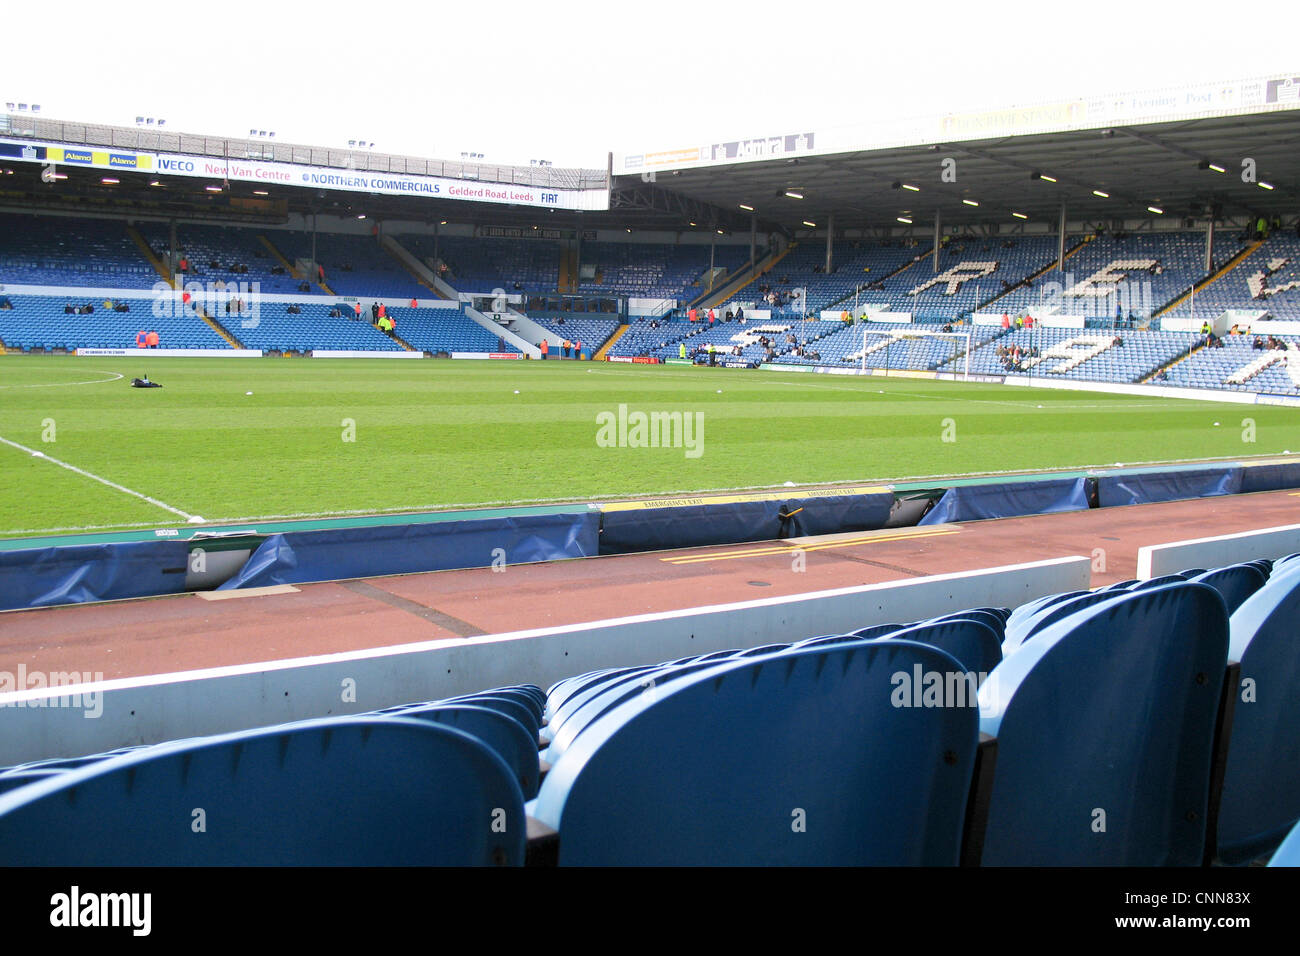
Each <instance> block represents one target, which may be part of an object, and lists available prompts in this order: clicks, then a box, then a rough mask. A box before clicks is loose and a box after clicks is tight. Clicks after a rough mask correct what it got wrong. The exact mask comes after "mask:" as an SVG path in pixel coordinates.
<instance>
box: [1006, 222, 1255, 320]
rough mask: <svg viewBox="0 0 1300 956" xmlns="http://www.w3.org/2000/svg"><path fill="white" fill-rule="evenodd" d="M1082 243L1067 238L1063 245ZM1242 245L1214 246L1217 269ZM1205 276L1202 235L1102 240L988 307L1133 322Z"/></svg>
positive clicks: (1225, 243) (1109, 237) (1138, 235)
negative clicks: (1132, 318)
mask: <svg viewBox="0 0 1300 956" xmlns="http://www.w3.org/2000/svg"><path fill="white" fill-rule="evenodd" d="M1082 238H1083V237H1081V236H1071V237H1067V246H1069V245H1072V244H1075V243H1077V242H1078V241H1080V240H1081V239H1082ZM1240 242H1241V241H1240V240H1239V241H1238V242H1235V243H1234V242H1232V241H1229V240H1224V241H1222V242H1220V243H1219V244H1218V246H1216V249H1215V263H1214V268H1215V269H1217V268H1218V267H1219V266H1221V265H1223V263H1225V262H1226V261H1227V260H1228V259H1230V258H1232V256H1234V255H1236V254H1237V252H1239V251H1240V248H1241V244H1240ZM1048 261H1049V262H1050V261H1051V257H1050V256H1049V258H1048ZM1211 271H1213V270H1211ZM1204 277H1205V236H1204V235H1203V234H1200V233H1191V232H1167V233H1132V234H1126V235H1104V236H1099V237H1097V238H1094V239H1093V240H1092V241H1091V242H1089V243H1088V244H1087V245H1085V246H1084V247H1083V248H1081V249H1080V250H1079V251H1078V252H1076V253H1075V254H1074V255H1072V256H1070V257H1069V258H1068V259H1066V260H1065V263H1064V269H1063V271H1062V270H1058V269H1055V268H1054V269H1052V270H1050V271H1048V272H1045V273H1044V274H1043V275H1042V276H1040V277H1039V278H1038V279H1037V280H1035V281H1034V282H1033V283H1032V284H1031V285H1028V286H1020V287H1019V288H1014V289H1012V290H1010V291H1009V292H1008V293H1007V294H1006V295H1004V296H1002V297H1000V298H999V299H997V301H996V302H995V303H994V304H993V305H992V308H993V309H995V310H996V311H998V312H1010V313H1011V314H1013V315H1014V314H1016V313H1018V312H1022V311H1025V310H1042V311H1044V312H1053V311H1054V312H1059V313H1060V314H1062V315H1082V316H1087V317H1090V318H1093V319H1096V320H1099V321H1101V322H1104V323H1107V324H1113V323H1114V321H1115V319H1116V318H1117V317H1119V316H1123V317H1124V318H1125V319H1127V318H1128V316H1129V314H1130V313H1132V314H1133V316H1134V318H1135V319H1147V318H1150V317H1151V315H1152V314H1153V313H1154V312H1156V311H1158V310H1159V309H1160V308H1161V307H1162V306H1164V305H1165V304H1166V303H1168V302H1169V301H1170V300H1172V299H1173V298H1175V297H1176V296H1178V295H1179V294H1181V293H1183V292H1186V291H1187V290H1188V289H1190V288H1191V287H1192V286H1193V284H1195V283H1196V282H1198V281H1199V280H1201V279H1202V278H1204ZM1198 308H1199V305H1198Z"/></svg>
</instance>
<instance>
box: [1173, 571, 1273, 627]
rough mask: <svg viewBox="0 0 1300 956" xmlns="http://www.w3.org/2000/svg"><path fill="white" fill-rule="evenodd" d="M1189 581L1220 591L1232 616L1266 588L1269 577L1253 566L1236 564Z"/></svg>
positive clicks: (1202, 574) (1208, 572) (1199, 575)
mask: <svg viewBox="0 0 1300 956" xmlns="http://www.w3.org/2000/svg"><path fill="white" fill-rule="evenodd" d="M1188 580H1190V581H1196V582H1198V583H1200V584H1208V585H1209V586H1210V587H1212V588H1214V590H1216V591H1218V592H1219V594H1220V596H1221V597H1222V598H1223V603H1224V604H1226V605H1227V606H1228V614H1229V615H1230V616H1231V615H1232V614H1234V613H1236V610H1237V608H1239V607H1241V605H1242V602H1244V601H1245V600H1246V598H1248V597H1250V596H1251V595H1252V594H1254V593H1255V592H1256V591H1258V590H1259V589H1260V588H1262V587H1263V586H1264V582H1265V581H1266V580H1268V575H1267V574H1266V573H1265V572H1263V571H1261V570H1260V569H1259V567H1257V566H1256V565H1253V564H1234V565H1232V566H1230V567H1226V568H1215V569H1213V570H1211V571H1205V572H1203V573H1201V574H1198V575H1196V576H1195V577H1192V578H1189V579H1188Z"/></svg>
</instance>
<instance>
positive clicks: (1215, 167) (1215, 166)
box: [1206, 163, 1227, 173]
mask: <svg viewBox="0 0 1300 956" xmlns="http://www.w3.org/2000/svg"><path fill="white" fill-rule="evenodd" d="M1206 168H1207V169H1212V170H1214V171H1215V172H1216V173H1226V172H1227V170H1226V169H1224V168H1223V167H1222V166H1220V165H1218V164H1217V163H1210V165H1209V166H1207V167H1206Z"/></svg>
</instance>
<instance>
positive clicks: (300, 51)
mask: <svg viewBox="0 0 1300 956" xmlns="http://www.w3.org/2000/svg"><path fill="white" fill-rule="evenodd" d="M1298 10H1300V7H1298V6H1297V5H1296V4H1295V3H1292V2H1287V0H1280V2H1278V3H1272V4H1265V5H1262V6H1250V7H1249V8H1247V7H1243V6H1240V5H1239V6H1236V7H1233V6H1231V5H1224V4H1214V5H1213V9H1211V8H1210V7H1207V6H1202V5H1199V4H1193V3H1147V2H1145V0H1123V2H1119V0H1095V2H1094V0H1073V2H1068V0H1067V2H1057V3H1053V2H1050V0H1048V2H1044V0H1037V2H1032V3H1029V2H1020V0H1013V2H1004V3H1001V4H996V5H995V4H990V3H987V2H979V0H966V2H961V3H957V2H948V0H926V2H911V3H894V2H890V3H887V4H876V3H872V2H867V3H858V2H839V3H833V2H827V0H801V2H799V3H791V2H782V3H778V2H772V0H752V2H745V0H741V2H739V3H735V4H733V3H726V4H717V3H713V2H710V0H667V2H662V3H638V2H632V3H627V2H619V0H552V2H533V3H526V2H519V0H486V2H482V0H480V2H457V3H450V4H449V3H445V2H439V0H433V2H432V3H430V2H427V0H425V2H422V3H385V2H383V0H379V2H371V3H340V4H324V3H317V4H311V5H309V4H302V3H295V4H291V5H287V4H280V3H276V2H272V0H261V2H247V0H226V2H222V3H219V4H215V5H207V4H198V5H189V6H186V5H173V4H162V5H146V6H144V7H132V6H122V5H109V4H106V3H104V2H102V0H101V2H99V3H94V4H91V3H85V2H81V0H69V2H65V3H55V4H48V3H33V4H8V5H6V9H5V11H4V26H3V30H4V33H5V34H6V36H7V39H8V41H9V42H7V43H6V44H5V51H4V55H3V58H0V103H2V102H7V101H18V102H28V103H40V104H41V106H42V114H43V115H47V116H50V117H52V118H66V119H76V120H84V121H92V122H93V121H98V122H106V123H116V124H121V125H133V124H134V122H135V117H136V116H137V115H148V116H156V117H158V116H160V117H164V118H166V120H167V126H168V128H176V129H179V130H181V131H185V132H202V133H212V134H219V135H238V136H246V135H247V134H248V131H249V130H250V129H253V128H258V129H266V130H275V131H276V134H277V135H276V139H277V140H288V141H292V142H304V143H310V144H313V145H327V146H328V145H333V146H345V145H346V143H347V140H349V139H355V138H361V137H364V138H366V139H368V140H370V141H373V142H374V143H375V148H376V149H377V150H381V149H382V150H384V151H391V152H399V153H401V152H408V153H414V154H416V155H423V156H432V157H439V158H457V157H459V155H460V152H461V151H462V150H475V151H477V152H481V153H484V154H485V155H486V158H487V160H488V161H498V162H505V163H509V162H522V163H525V164H526V163H527V161H528V160H529V159H531V158H543V159H549V160H552V161H553V162H555V163H556V165H584V166H592V167H598V168H603V167H604V165H605V158H606V153H607V152H609V151H611V150H612V151H616V152H620V151H624V150H628V151H638V152H639V151H641V150H643V149H647V148H649V149H655V148H665V149H667V148H675V147H681V146H691V145H693V144H696V143H697V142H703V141H711V140H713V139H714V138H715V137H727V136H733V135H736V136H758V135H769V134H776V133H786V132H799V131H802V130H805V129H811V130H817V129H825V128H827V127H830V126H836V125H845V124H850V123H853V124H858V123H863V122H870V121H871V120H872V119H877V118H878V119H887V118H898V117H903V116H913V115H929V114H940V113H943V112H947V111H949V110H968V109H981V108H997V107H1004V106H1012V105H1017V104H1025V103H1034V102H1039V101H1043V100H1051V99H1057V98H1061V97H1071V96H1081V95H1087V94H1091V93H1100V92H1110V91H1126V90H1140V89H1148V88H1158V87H1161V86H1166V85H1177V84H1179V83H1190V82H1202V81H1208V80H1217V79H1227V78H1240V77H1246V76H1257V75H1263V74H1269V73H1275V72H1282V73H1285V72H1287V71H1294V73H1296V74H1297V75H1300V52H1296V38H1297V37H1298V36H1300V12H1297V11H1298ZM1234 11H1236V12H1234Z"/></svg>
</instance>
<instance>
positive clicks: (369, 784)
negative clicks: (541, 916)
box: [0, 717, 526, 866]
mask: <svg viewBox="0 0 1300 956" xmlns="http://www.w3.org/2000/svg"><path fill="white" fill-rule="evenodd" d="M196 808H197V809H200V810H202V814H201V816H200V815H198V814H196ZM525 831H526V821H525V818H524V810H523V795H522V793H521V792H520V789H519V785H518V784H517V783H516V782H515V780H514V778H513V774H512V773H511V771H510V768H509V767H507V766H506V764H505V762H504V761H502V760H501V758H500V757H498V756H497V755H496V754H494V753H493V752H492V751H491V750H489V749H488V747H487V746H486V745H484V744H483V743H482V742H480V741H479V740H478V739H477V738H475V737H472V736H470V735H469V734H466V733H463V732H462V731H459V730H456V729H454V728H452V727H448V726H442V725H439V724H434V723H431V722H429V721H422V720H410V719H406V718H401V717H386V718H385V717H375V718H336V719H326V720H311V721H304V722H301V723H296V724H286V725H283V726H279V727H270V728H262V729H259V730H253V731H246V732H241V733H234V734H225V735H222V736H218V737H209V738H199V739H194V740H182V741H177V742H174V743H169V744H161V745H159V746H157V747H149V748H145V749H142V750H140V751H138V752H135V753H128V754H124V755H121V756H118V757H114V758H112V759H108V760H103V761H99V762H96V763H94V764H91V765H88V766H85V767H81V768H79V769H76V770H72V771H70V772H68V773H65V774H63V775H61V776H58V777H53V778H49V779H47V780H44V781H41V782H38V783H34V784H31V785H29V786H26V787H21V788H19V789H17V790H12V791H10V792H8V793H6V794H3V795H0V846H3V847H4V851H3V852H4V861H5V863H6V864H7V865H10V866H283V865H308V866H330V865H348V866H404V865H417V866H456V865H492V864H497V865H519V864H522V863H523V858H524V847H525V840H526V832H525Z"/></svg>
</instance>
